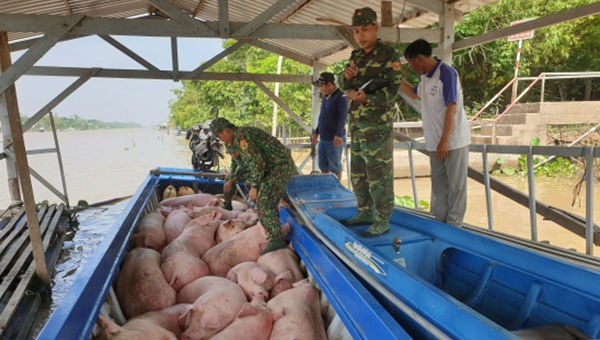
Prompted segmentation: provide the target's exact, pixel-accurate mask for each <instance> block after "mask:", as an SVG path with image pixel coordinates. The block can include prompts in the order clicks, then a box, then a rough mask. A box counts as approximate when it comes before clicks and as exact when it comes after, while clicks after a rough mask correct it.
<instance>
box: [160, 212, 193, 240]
mask: <svg viewBox="0 0 600 340" xmlns="http://www.w3.org/2000/svg"><path fill="white" fill-rule="evenodd" d="M191 220H192V219H191V218H190V216H189V215H188V212H187V210H186V209H185V208H181V209H175V210H173V211H171V213H169V216H167V219H166V220H165V224H164V229H165V236H166V238H167V243H171V242H172V241H173V240H174V239H176V238H177V236H179V235H181V233H182V232H183V228H185V226H186V225H187V224H188V223H190V221H191Z"/></svg>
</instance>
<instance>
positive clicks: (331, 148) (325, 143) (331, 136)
mask: <svg viewBox="0 0 600 340" xmlns="http://www.w3.org/2000/svg"><path fill="white" fill-rule="evenodd" d="M313 85H315V86H318V87H319V90H320V91H321V94H322V97H323V99H322V100H321V112H320V113H319V124H318V125H317V127H316V128H315V130H314V133H313V135H312V138H311V142H312V144H313V145H315V144H317V141H318V140H320V141H319V146H318V148H319V169H321V172H322V173H325V174H326V173H330V172H332V173H334V174H335V175H336V176H337V177H338V179H341V178H342V151H343V150H344V145H345V144H346V115H347V113H348V100H347V99H346V97H345V96H344V93H343V92H342V91H341V90H340V89H338V88H337V87H336V86H335V80H334V77H333V73H329V72H323V73H321V74H320V75H319V79H317V80H316V81H315V82H313Z"/></svg>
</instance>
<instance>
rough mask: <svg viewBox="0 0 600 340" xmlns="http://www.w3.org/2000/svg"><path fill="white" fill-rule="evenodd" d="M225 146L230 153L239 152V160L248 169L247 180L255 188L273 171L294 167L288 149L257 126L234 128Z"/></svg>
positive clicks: (282, 170)
mask: <svg viewBox="0 0 600 340" xmlns="http://www.w3.org/2000/svg"><path fill="white" fill-rule="evenodd" d="M227 148H228V149H229V150H231V154H232V155H234V154H235V153H236V152H237V153H239V159H238V160H239V162H240V163H241V164H244V165H245V166H246V167H247V170H248V182H250V183H251V185H252V187H253V188H256V189H259V188H260V185H261V183H262V182H263V181H264V180H265V179H267V178H268V177H270V176H271V175H272V174H273V173H277V172H280V171H281V172H284V171H285V170H287V169H294V168H295V167H296V164H295V163H294V160H293V159H292V154H291V151H290V149H288V148H287V147H286V146H284V145H283V144H281V143H280V142H279V140H277V138H275V137H273V136H271V135H270V134H268V133H266V132H265V131H263V130H261V129H259V128H255V127H250V126H242V127H237V128H235V129H234V136H233V142H232V143H231V145H227ZM286 168H287V169H286Z"/></svg>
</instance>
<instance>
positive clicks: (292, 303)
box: [268, 281, 327, 340]
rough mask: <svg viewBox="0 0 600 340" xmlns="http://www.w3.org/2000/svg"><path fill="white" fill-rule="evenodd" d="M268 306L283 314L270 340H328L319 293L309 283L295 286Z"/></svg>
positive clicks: (299, 283)
mask: <svg viewBox="0 0 600 340" xmlns="http://www.w3.org/2000/svg"><path fill="white" fill-rule="evenodd" d="M268 306H269V307H270V308H271V309H273V310H282V312H283V317H282V318H280V319H278V320H277V321H275V324H274V325H273V330H272V331H271V337H270V338H269V339H270V340H288V339H314V340H321V339H322V340H325V339H327V335H326V333H325V326H324V324H323V317H322V316H321V302H320V299H319V292H318V291H317V289H316V288H314V287H313V286H312V285H310V284H309V283H308V282H307V281H300V282H298V283H296V284H294V288H292V289H289V290H286V291H285V292H283V293H281V294H279V295H278V296H276V297H274V298H273V299H271V300H270V301H269V303H268Z"/></svg>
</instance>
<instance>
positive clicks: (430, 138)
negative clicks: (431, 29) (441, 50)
mask: <svg viewBox="0 0 600 340" xmlns="http://www.w3.org/2000/svg"><path fill="white" fill-rule="evenodd" d="M431 54H432V50H431V45H429V43H428V42H427V41H425V40H423V39H418V40H415V41H413V42H412V43H411V44H410V45H408V47H406V50H405V51H404V56H405V58H406V60H407V61H408V64H409V65H410V67H411V68H412V69H413V70H414V71H415V72H417V73H419V74H421V80H420V82H419V84H417V86H415V87H413V86H412V85H410V84H409V83H407V82H403V83H402V85H401V87H400V88H401V89H402V91H404V92H405V93H406V94H408V95H409V96H411V97H412V98H421V117H422V119H423V132H424V134H425V147H426V148H427V151H428V152H429V164H430V166H431V213H432V214H433V215H434V216H435V218H436V219H437V220H438V221H442V222H445V223H448V224H451V225H455V226H461V225H462V223H463V218H464V215H465V212H466V210H467V171H468V167H469V144H470V143H471V136H470V131H469V124H468V122H467V117H466V115H465V111H464V108H463V93H462V88H461V85H460V80H459V78H458V73H457V72H456V70H455V69H454V68H452V66H450V65H448V64H445V63H443V62H442V61H439V60H437V59H434V58H432V57H431Z"/></svg>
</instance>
